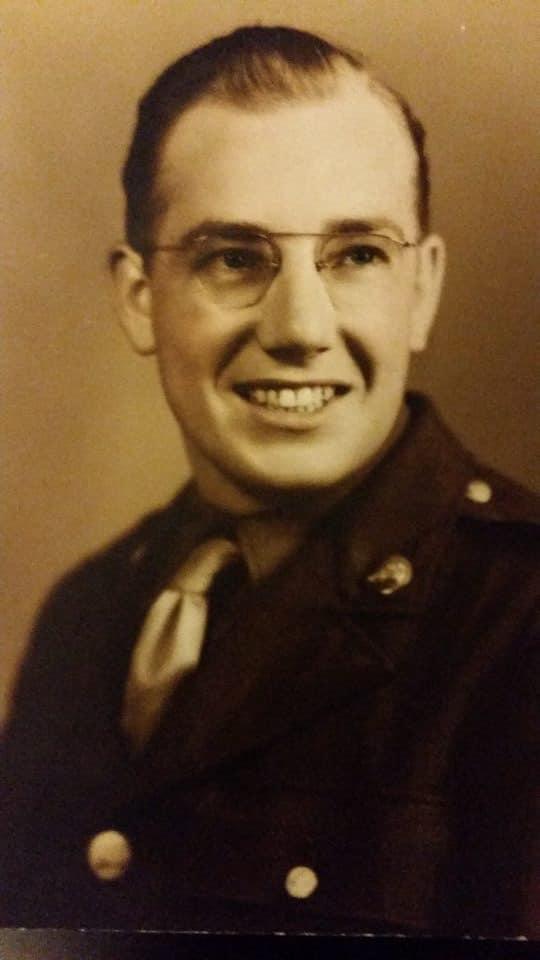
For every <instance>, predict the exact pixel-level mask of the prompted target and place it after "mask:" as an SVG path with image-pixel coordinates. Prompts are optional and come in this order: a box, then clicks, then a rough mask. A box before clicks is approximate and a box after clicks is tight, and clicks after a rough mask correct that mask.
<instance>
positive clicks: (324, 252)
mask: <svg viewBox="0 0 540 960" xmlns="http://www.w3.org/2000/svg"><path fill="white" fill-rule="evenodd" d="M403 249H404V247H403V245H402V244H400V243H399V242H398V241H396V240H394V239H392V238H390V237H385V236H378V235H375V234H336V235H330V236H328V237H327V238H325V240H324V241H323V243H322V245H321V248H320V254H319V256H318V258H317V260H316V261H315V264H314V269H316V270H317V271H318V272H319V273H320V275H321V278H322V280H323V282H324V284H325V285H326V288H327V290H328V293H329V296H330V298H331V299H332V300H333V302H334V303H336V304H339V303H340V302H346V303H352V304H354V303H355V302H358V300H359V299H360V298H362V297H364V296H365V294H366V292H369V291H370V290H373V288H374V287H376V286H377V285H380V284H381V282H383V281H384V279H385V278H386V279H388V277H389V276H390V275H391V274H392V272H393V271H394V270H395V268H396V266H397V263H398V261H399V259H400V257H401V255H402V252H403ZM184 258H185V262H184V263H183V266H184V267H185V268H187V270H188V273H190V274H191V275H192V276H194V277H195V278H197V280H198V281H199V282H200V283H201V284H202V286H203V287H204V288H205V290H206V291H207V292H208V294H209V295H210V296H211V297H212V299H213V300H214V301H215V302H216V303H219V304H223V305H224V306H228V307H232V308H242V307H249V306H253V305H254V304H256V303H258V301H259V300H261V299H262V298H263V297H264V295H265V294H266V292H267V291H268V289H269V287H270V285H271V283H272V281H273V280H274V277H275V276H276V274H277V273H278V272H279V270H280V267H281V253H280V250H279V248H278V247H277V245H275V244H274V243H273V242H272V241H271V239H270V238H266V237H252V238H242V239H228V238H224V237H219V236H210V237H202V238H199V239H198V242H197V243H196V244H195V245H194V247H193V249H192V250H191V251H188V252H187V253H185V254H184V255H183V257H181V259H182V260H184Z"/></svg>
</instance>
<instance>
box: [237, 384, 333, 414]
mask: <svg viewBox="0 0 540 960" xmlns="http://www.w3.org/2000/svg"><path fill="white" fill-rule="evenodd" d="M349 390H350V387H348V386H347V385H346V384H341V383H303V384H295V383H283V381H260V380H259V381H256V382H255V383H239V384H235V386H234V391H235V393H237V394H238V396H240V397H242V398H243V399H244V400H247V401H248V403H252V404H254V405H255V406H258V407H265V408H266V409H268V410H284V411H285V412H287V413H316V412H317V411H318V410H322V409H323V408H324V407H326V406H328V404H329V403H331V402H332V400H334V399H335V398H336V397H342V396H344V395H345V394H346V393H348V392H349Z"/></svg>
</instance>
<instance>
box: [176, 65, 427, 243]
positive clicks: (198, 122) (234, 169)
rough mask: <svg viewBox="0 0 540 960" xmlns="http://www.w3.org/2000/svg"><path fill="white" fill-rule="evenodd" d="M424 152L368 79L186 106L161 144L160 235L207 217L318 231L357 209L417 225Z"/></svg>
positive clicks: (357, 213) (369, 216) (368, 216)
mask: <svg viewBox="0 0 540 960" xmlns="http://www.w3.org/2000/svg"><path fill="white" fill-rule="evenodd" d="M416 163H417V161H416V153H415V150H414V146H413V144H412V142H411V139H410V136H409V134H408V131H407V130H406V127H405V124H404V121H403V119H402V118H401V116H400V114H399V110H398V108H397V106H395V105H393V104H391V103H388V102H386V101H385V100H383V99H382V97H381V96H380V95H378V94H377V93H375V92H373V90H371V89H370V87H369V85H368V82H367V79H366V78H365V77H363V76H360V75H358V76H355V77H354V80H352V79H347V80H343V81H342V82H341V83H340V84H339V85H338V87H337V89H336V90H334V91H333V92H332V94H330V95H328V96H327V97H324V98H321V99H313V100H304V101H288V102H286V103H280V104H278V105H273V106H271V107H266V106H265V107H261V108H260V109H250V110H245V109H239V108H237V107H234V106H231V105H228V104H220V103H216V102H213V101H211V100H205V101H201V102H200V103H198V104H197V105H195V106H193V107H191V108H190V109H189V110H188V111H186V112H185V113H184V114H182V115H181V116H180V117H179V119H178V120H177V122H176V123H175V125H174V126H173V127H172V129H171V131H170V133H169V135H168V137H167V140H166V142H165V144H164V147H163V150H162V157H161V164H160V170H159V174H158V183H157V188H158V193H159V194H160V196H161V198H162V199H163V201H164V204H163V207H164V211H165V212H164V214H163V216H162V218H161V221H160V223H159V225H158V230H159V234H160V240H161V241H163V240H164V239H167V240H169V241H171V240H173V237H174V233H175V232H177V231H178V230H184V229H191V228H192V227H194V226H196V225H197V222H200V221H202V220H205V219H219V220H231V221H240V220H242V221H251V222H256V223H260V224H263V225H264V226H265V227H267V228H268V229H271V230H275V231H279V230H285V231H286V230H296V231H299V232H301V231H305V232H310V231H313V232H316V231H319V230H322V229H324V226H325V224H327V223H328V222H330V221H336V220H340V219H347V218H350V217H356V218H361V219H364V220H377V219H379V220H382V219H392V220H396V221H397V222H398V225H399V226H400V227H401V228H402V229H403V230H404V231H405V232H407V233H409V234H410V232H411V231H414V230H415V229H416V225H417V221H416V187H415V176H416Z"/></svg>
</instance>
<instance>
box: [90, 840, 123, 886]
mask: <svg viewBox="0 0 540 960" xmlns="http://www.w3.org/2000/svg"><path fill="white" fill-rule="evenodd" d="M86 856H87V860H88V865H89V867H90V869H91V871H92V873H93V874H94V875H95V876H96V877H97V878H98V879H99V880H119V879H120V877H123V876H124V874H125V872H126V870H127V868H128V866H129V862H130V860H131V847H130V845H129V841H128V840H127V838H126V837H125V836H124V834H123V833H119V832H118V831H117V830H103V831H102V833H96V835H95V837H93V838H92V840H91V841H90V843H89V844H88V848H87V851H86Z"/></svg>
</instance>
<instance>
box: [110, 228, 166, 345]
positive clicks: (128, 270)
mask: <svg viewBox="0 0 540 960" xmlns="http://www.w3.org/2000/svg"><path fill="white" fill-rule="evenodd" d="M109 266H110V270H111V274H112V278H113V283H114V288H115V294H116V305H117V310H118V317H119V321H120V326H121V327H122V329H123V330H124V333H125V334H126V336H127V338H128V340H129V342H130V343H131V346H132V347H133V349H134V350H136V351H137V353H140V354H143V355H145V354H150V353H154V351H155V338H154V327H153V322H152V291H151V289H150V281H149V279H148V277H147V275H146V272H145V269H144V264H143V259H142V256H141V255H140V253H137V252H136V251H135V250H133V248H132V247H130V246H129V245H128V244H127V243H122V244H119V245H118V246H117V247H115V248H114V249H113V250H112V251H111V253H110V256H109Z"/></svg>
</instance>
